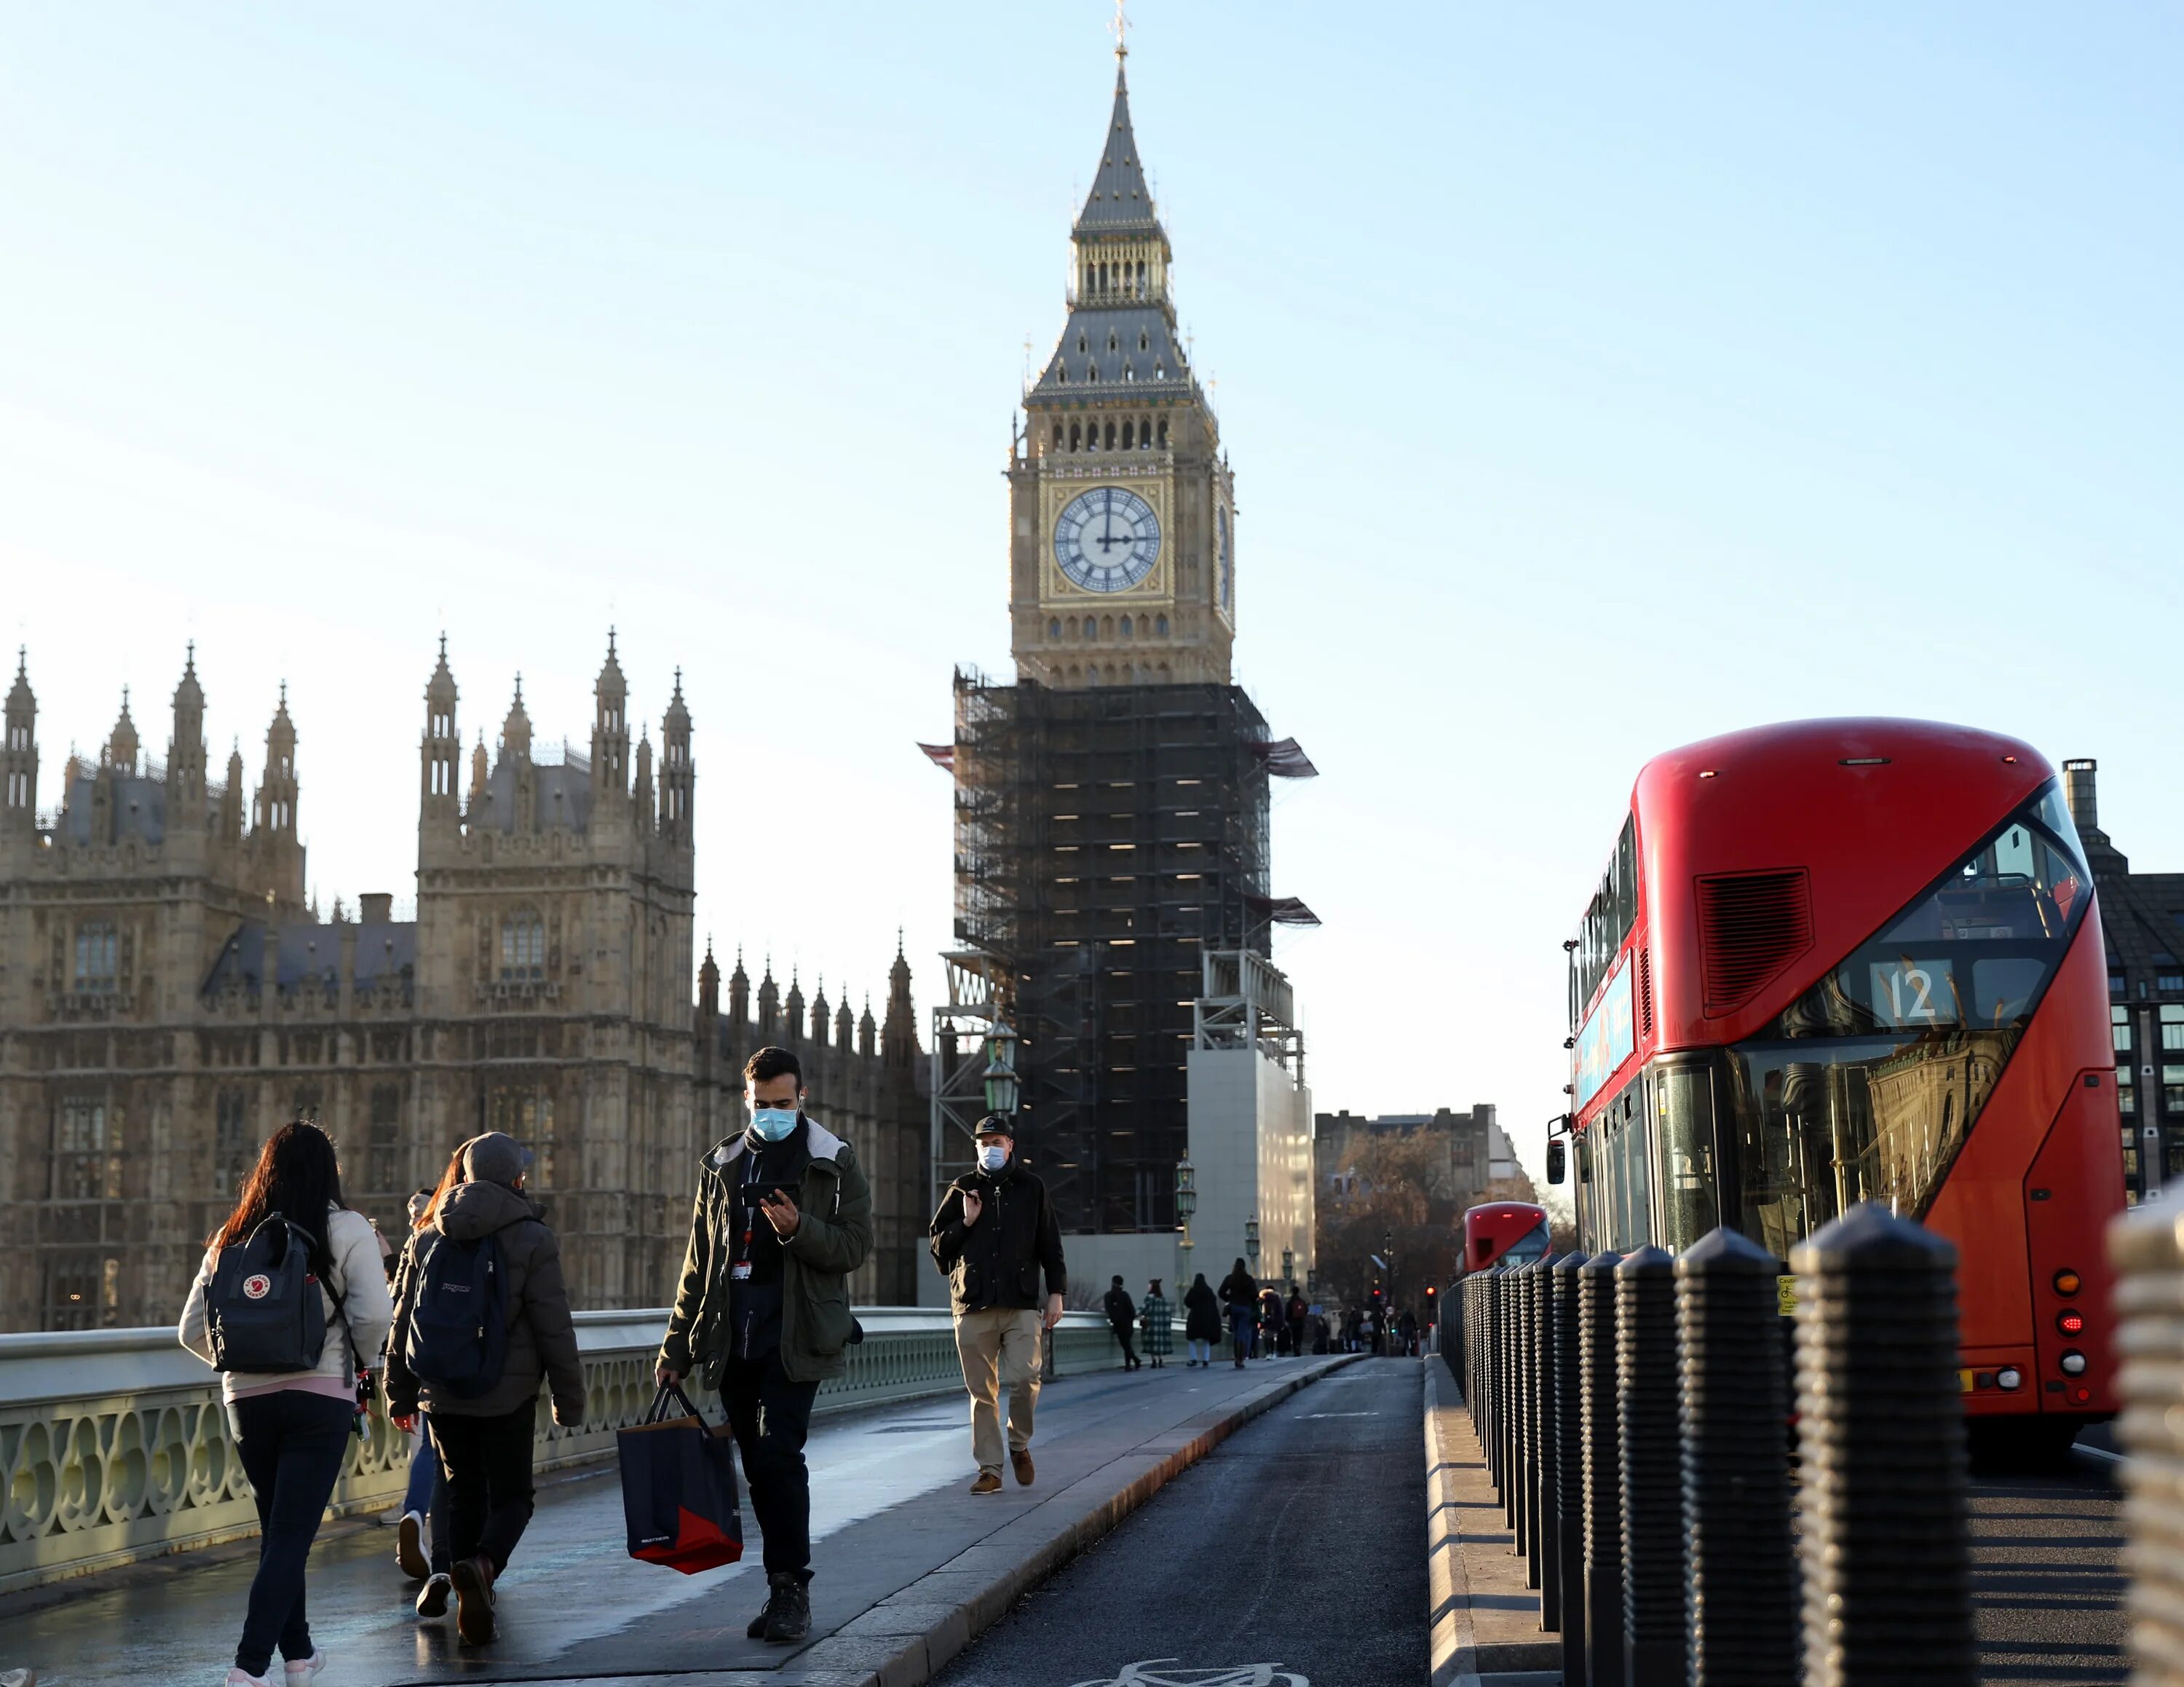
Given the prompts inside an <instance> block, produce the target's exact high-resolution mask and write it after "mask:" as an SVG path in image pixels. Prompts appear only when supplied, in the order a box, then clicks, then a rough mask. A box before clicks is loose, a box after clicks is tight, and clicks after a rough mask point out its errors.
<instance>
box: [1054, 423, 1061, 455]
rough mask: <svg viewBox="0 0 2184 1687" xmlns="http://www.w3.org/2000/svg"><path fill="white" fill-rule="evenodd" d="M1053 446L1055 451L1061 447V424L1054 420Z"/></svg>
mask: <svg viewBox="0 0 2184 1687" xmlns="http://www.w3.org/2000/svg"><path fill="white" fill-rule="evenodd" d="M1054 448H1055V449H1056V450H1057V451H1059V450H1061V423H1060V422H1056V423H1055V425H1054Z"/></svg>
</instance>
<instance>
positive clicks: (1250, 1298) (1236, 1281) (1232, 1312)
mask: <svg viewBox="0 0 2184 1687" xmlns="http://www.w3.org/2000/svg"><path fill="white" fill-rule="evenodd" d="M1221 1302H1222V1304H1223V1306H1226V1307H1228V1309H1229V1341H1230V1343H1231V1344H1232V1345H1234V1348H1235V1350H1236V1368H1237V1369H1238V1370H1242V1369H1243V1368H1244V1361H1245V1360H1246V1359H1249V1358H1250V1357H1251V1334H1252V1332H1253V1331H1254V1330H1256V1328H1258V1324H1259V1279H1258V1278H1256V1277H1254V1276H1252V1275H1251V1272H1250V1270H1249V1269H1248V1268H1247V1267H1245V1264H1244V1261H1242V1260H1241V1259H1239V1260H1238V1261H1236V1264H1235V1267H1234V1269H1233V1270H1232V1271H1230V1272H1229V1275H1228V1276H1226V1277H1224V1278H1222V1279H1221Z"/></svg>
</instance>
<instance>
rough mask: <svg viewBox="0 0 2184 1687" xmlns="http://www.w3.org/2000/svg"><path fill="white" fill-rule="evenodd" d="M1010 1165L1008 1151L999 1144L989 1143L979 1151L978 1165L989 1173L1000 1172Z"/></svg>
mask: <svg viewBox="0 0 2184 1687" xmlns="http://www.w3.org/2000/svg"><path fill="white" fill-rule="evenodd" d="M1008 1163H1009V1151H1008V1150H1006V1148H1004V1147H1002V1146H1001V1145H1000V1144H999V1143H997V1142H989V1143H988V1144H986V1145H985V1146H984V1147H983V1148H981V1149H980V1150H978V1164H979V1165H980V1166H983V1167H984V1168H985V1169H986V1170H987V1171H989V1172H998V1171H1000V1169H1001V1167H1003V1166H1006V1165H1007V1164H1008Z"/></svg>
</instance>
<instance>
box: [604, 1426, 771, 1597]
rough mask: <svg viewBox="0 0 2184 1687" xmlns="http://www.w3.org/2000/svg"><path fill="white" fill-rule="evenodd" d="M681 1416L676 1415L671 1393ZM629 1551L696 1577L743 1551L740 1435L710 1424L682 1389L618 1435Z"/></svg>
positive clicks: (731, 1562)
mask: <svg viewBox="0 0 2184 1687" xmlns="http://www.w3.org/2000/svg"><path fill="white" fill-rule="evenodd" d="M671 1396H672V1398H673V1400H674V1401H675V1403H676V1404H677V1405H678V1406H681V1407H682V1416H681V1417H667V1416H666V1415H665V1414H666V1411H667V1409H668V1400H669V1398H670V1397H671ZM615 1439H616V1449H617V1451H618V1452H619V1454H620V1456H621V1509H622V1518H623V1521H624V1522H625V1523H627V1524H628V1526H629V1556H631V1557H632V1558H641V1559H643V1561H644V1562H646V1563H648V1564H665V1565H666V1566H667V1567H668V1568H670V1569H671V1570H680V1571H681V1572H682V1573H683V1574H684V1575H686V1576H694V1575H696V1574H698V1573H699V1572H700V1571H702V1570H715V1569H718V1568H719V1567H721V1565H723V1564H733V1563H734V1562H736V1561H737V1560H738V1558H740V1557H742V1556H744V1520H743V1513H742V1512H741V1511H740V1510H739V1509H738V1506H737V1503H736V1467H735V1445H736V1444H735V1441H734V1439H733V1437H732V1435H731V1434H730V1433H729V1430H728V1426H727V1424H725V1423H723V1424H721V1425H719V1426H717V1427H715V1426H712V1425H709V1424H708V1423H706V1422H705V1417H704V1415H703V1414H702V1413H700V1412H699V1410H698V1408H697V1407H696V1406H693V1405H691V1404H690V1400H689V1397H688V1395H685V1394H684V1393H683V1392H682V1389H679V1388H674V1387H669V1388H664V1389H660V1392H659V1393H658V1394H657V1395H655V1396H654V1398H653V1401H652V1406H651V1409H650V1410H649V1411H647V1412H646V1413H645V1414H644V1421H643V1423H639V1424H638V1425H637V1427H636V1428H631V1429H624V1430H622V1431H621V1432H620V1433H619V1434H617V1435H616V1438H615Z"/></svg>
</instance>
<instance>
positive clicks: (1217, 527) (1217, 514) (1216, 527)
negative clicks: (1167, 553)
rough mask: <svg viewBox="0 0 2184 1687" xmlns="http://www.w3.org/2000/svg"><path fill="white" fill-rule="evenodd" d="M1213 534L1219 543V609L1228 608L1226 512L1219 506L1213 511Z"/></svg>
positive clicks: (1227, 515)
mask: <svg viewBox="0 0 2184 1687" xmlns="http://www.w3.org/2000/svg"><path fill="white" fill-rule="evenodd" d="M1213 532H1214V536H1215V537H1216V538H1217V540H1218V541H1219V545H1218V547H1217V548H1218V550H1219V558H1218V562H1219V570H1218V571H1219V573H1220V576H1221V607H1222V608H1223V609H1224V610H1225V609H1227V608H1228V607H1229V582H1230V579H1231V577H1232V576H1231V574H1230V571H1229V511H1228V509H1227V508H1226V507H1225V506H1223V505H1221V504H1216V505H1215V506H1214V509H1213Z"/></svg>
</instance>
